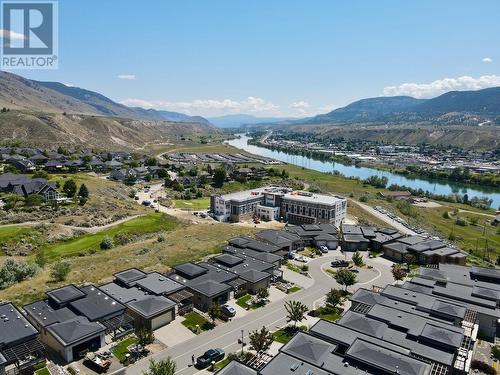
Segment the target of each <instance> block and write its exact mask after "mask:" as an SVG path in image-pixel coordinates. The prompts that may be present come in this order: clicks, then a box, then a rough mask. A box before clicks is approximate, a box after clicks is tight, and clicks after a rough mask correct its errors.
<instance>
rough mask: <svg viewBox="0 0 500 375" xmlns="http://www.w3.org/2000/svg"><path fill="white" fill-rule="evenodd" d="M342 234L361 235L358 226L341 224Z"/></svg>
mask: <svg viewBox="0 0 500 375" xmlns="http://www.w3.org/2000/svg"><path fill="white" fill-rule="evenodd" d="M342 233H343V234H363V232H361V227H360V226H359V225H349V224H342Z"/></svg>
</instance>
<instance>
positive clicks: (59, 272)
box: [50, 260, 71, 281]
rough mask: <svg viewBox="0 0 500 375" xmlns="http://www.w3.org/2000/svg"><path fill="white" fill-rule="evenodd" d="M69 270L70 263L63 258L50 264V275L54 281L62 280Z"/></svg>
mask: <svg viewBox="0 0 500 375" xmlns="http://www.w3.org/2000/svg"><path fill="white" fill-rule="evenodd" d="M70 271H71V267H70V264H69V263H68V262H67V261H65V260H59V261H57V262H56V263H54V265H53V266H52V269H51V270H50V277H52V279H54V280H55V281H64V280H66V276H68V274H69V272H70Z"/></svg>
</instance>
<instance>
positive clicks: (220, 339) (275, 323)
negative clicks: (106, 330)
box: [125, 254, 393, 375]
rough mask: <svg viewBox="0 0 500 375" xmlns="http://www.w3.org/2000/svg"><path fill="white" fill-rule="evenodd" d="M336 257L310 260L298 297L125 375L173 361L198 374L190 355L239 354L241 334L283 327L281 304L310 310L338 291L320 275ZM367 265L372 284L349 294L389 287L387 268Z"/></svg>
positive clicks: (202, 336)
mask: <svg viewBox="0 0 500 375" xmlns="http://www.w3.org/2000/svg"><path fill="white" fill-rule="evenodd" d="M335 257H338V255H336V254H328V255H327V256H322V257H319V258H315V259H313V260H311V261H310V262H309V263H308V265H309V274H310V276H311V280H312V282H311V283H310V285H308V286H307V287H305V288H303V289H302V290H300V291H299V292H297V293H293V294H290V295H287V296H285V297H284V298H283V299H282V300H280V301H276V302H272V303H270V304H269V305H267V306H266V307H264V308H261V309H257V310H255V311H252V312H250V313H248V314H247V315H245V316H242V317H240V318H236V319H234V320H232V321H230V322H228V323H225V324H223V325H220V326H218V327H217V328H215V329H213V330H211V331H207V332H204V333H202V334H200V335H198V336H196V337H194V338H191V339H189V340H187V341H184V342H182V343H180V344H178V345H175V346H172V347H169V348H167V349H165V350H163V351H162V352H159V353H156V354H155V355H153V356H152V357H149V358H147V359H144V360H141V361H139V362H137V363H135V364H134V365H132V366H130V367H128V368H127V369H125V372H126V374H135V375H139V374H142V373H143V372H145V371H147V369H148V366H149V360H150V359H151V358H153V359H155V360H161V359H165V358H167V357H170V358H172V359H173V360H174V361H175V362H176V363H177V368H178V370H177V372H176V374H182V375H190V374H196V373H197V370H196V369H193V368H192V367H191V366H190V364H191V355H193V354H194V355H195V356H199V355H201V354H202V353H203V352H205V351H206V350H208V349H210V348H214V347H219V348H223V349H224V350H225V351H226V353H231V352H235V351H237V350H241V346H240V345H238V343H237V340H238V338H241V331H243V336H244V338H245V341H247V340H248V332H249V331H253V330H257V329H260V328H262V326H266V327H268V328H269V329H271V330H275V329H277V328H280V327H282V326H284V325H285V324H286V311H285V308H284V303H285V302H286V301H290V300H296V301H301V302H303V303H305V304H306V305H307V306H308V307H309V308H313V305H315V302H317V301H320V300H321V299H322V298H323V297H324V296H325V294H326V293H327V292H328V291H329V290H330V288H341V287H340V286H339V285H338V284H337V283H336V282H335V280H334V279H333V278H332V277H331V276H329V275H328V274H326V273H325V272H324V271H323V268H324V267H327V266H328V265H329V264H330V262H331V261H332V260H333V259H335ZM365 261H366V263H367V264H368V265H372V266H373V267H374V268H375V269H377V270H378V271H379V272H380V274H378V273H377V276H376V277H374V278H373V279H371V280H367V281H365V282H364V283H363V284H356V285H354V286H352V287H350V288H349V290H350V291H351V292H353V291H355V290H357V289H358V288H360V287H365V288H370V287H371V286H372V285H373V284H378V285H386V284H389V283H392V281H393V279H392V274H391V269H390V266H388V265H386V264H384V263H380V262H375V261H374V259H368V258H367V259H365Z"/></svg>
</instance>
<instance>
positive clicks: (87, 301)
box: [70, 285, 125, 321]
mask: <svg viewBox="0 0 500 375" xmlns="http://www.w3.org/2000/svg"><path fill="white" fill-rule="evenodd" d="M82 291H83V292H85V294H86V296H85V297H84V298H80V299H78V300H76V301H73V302H71V303H70V306H71V307H72V309H73V310H76V311H78V312H79V313H80V314H82V315H84V316H85V317H87V318H88V319H89V320H90V321H96V320H101V319H107V318H109V317H113V316H116V315H119V314H120V313H123V312H124V311H125V306H124V305H122V304H121V303H119V302H118V301H116V300H115V299H114V298H111V297H110V296H108V295H107V294H106V293H104V292H103V291H102V290H100V289H99V288H97V287H95V286H93V285H89V286H86V287H83V288H82Z"/></svg>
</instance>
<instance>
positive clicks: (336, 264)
mask: <svg viewBox="0 0 500 375" xmlns="http://www.w3.org/2000/svg"><path fill="white" fill-rule="evenodd" d="M331 265H332V267H348V266H349V262H348V261H347V260H333V261H332V263H331Z"/></svg>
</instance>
